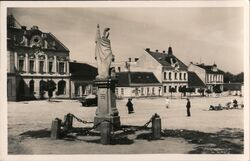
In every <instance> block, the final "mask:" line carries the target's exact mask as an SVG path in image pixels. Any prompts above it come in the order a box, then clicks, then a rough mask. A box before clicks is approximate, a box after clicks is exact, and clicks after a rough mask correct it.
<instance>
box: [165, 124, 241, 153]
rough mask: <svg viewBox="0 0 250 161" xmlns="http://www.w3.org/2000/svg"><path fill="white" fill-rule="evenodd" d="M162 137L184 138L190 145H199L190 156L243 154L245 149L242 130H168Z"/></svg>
mask: <svg viewBox="0 0 250 161" xmlns="http://www.w3.org/2000/svg"><path fill="white" fill-rule="evenodd" d="M162 136H163V137H174V138H183V139H185V140H186V141H187V142H188V143H192V144H197V145H198V146H197V147H196V148H195V149H194V150H192V151H190V152H189V154H242V153H243V148H244V145H243V144H244V140H243V139H244V133H243V130H241V129H230V128H226V129H223V130H221V131H219V132H216V133H204V132H200V131H192V130H185V129H178V130H169V129H166V130H164V131H163V133H162Z"/></svg>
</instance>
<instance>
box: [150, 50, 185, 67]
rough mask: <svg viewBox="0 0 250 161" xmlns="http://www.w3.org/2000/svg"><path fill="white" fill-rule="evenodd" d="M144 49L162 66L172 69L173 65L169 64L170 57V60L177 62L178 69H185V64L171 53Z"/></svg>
mask: <svg viewBox="0 0 250 161" xmlns="http://www.w3.org/2000/svg"><path fill="white" fill-rule="evenodd" d="M145 51H146V52H147V53H148V54H150V55H151V56H152V57H153V58H154V59H155V60H157V61H158V62H159V63H160V64H161V65H162V66H163V67H168V68H171V69H174V67H172V66H171V59H172V61H174V62H178V64H179V69H180V70H187V66H186V65H185V64H184V63H183V62H182V61H180V60H179V59H178V58H177V57H176V56H175V55H173V54H167V53H161V52H156V51H149V50H147V49H146V50H145Z"/></svg>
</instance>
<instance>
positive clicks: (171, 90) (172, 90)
mask: <svg viewBox="0 0 250 161" xmlns="http://www.w3.org/2000/svg"><path fill="white" fill-rule="evenodd" d="M169 92H170V93H171V99H172V94H173V92H176V89H175V88H174V87H170V88H169Z"/></svg>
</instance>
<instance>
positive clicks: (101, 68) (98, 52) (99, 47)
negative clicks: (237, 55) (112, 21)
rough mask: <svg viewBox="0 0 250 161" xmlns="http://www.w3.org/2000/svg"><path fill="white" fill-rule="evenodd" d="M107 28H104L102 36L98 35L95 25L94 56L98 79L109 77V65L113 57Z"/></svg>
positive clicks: (98, 31) (98, 30)
mask: <svg viewBox="0 0 250 161" xmlns="http://www.w3.org/2000/svg"><path fill="white" fill-rule="evenodd" d="M108 31H109V28H105V29H104V32H103V36H102V37H101V35H100V29H99V25H98V26H97V37H96V48H95V58H96V60H97V70H98V76H97V78H98V79H107V78H109V77H110V72H109V71H110V65H111V62H112V60H113V58H114V55H113V54H112V50H111V44H110V40H109V39H108V36H109V32H108Z"/></svg>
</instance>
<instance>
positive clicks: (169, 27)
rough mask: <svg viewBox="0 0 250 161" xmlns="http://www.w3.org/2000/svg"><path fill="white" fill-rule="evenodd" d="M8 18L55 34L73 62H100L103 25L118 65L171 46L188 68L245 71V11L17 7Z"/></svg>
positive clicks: (227, 9) (223, 9)
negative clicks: (99, 32)
mask: <svg viewBox="0 0 250 161" xmlns="http://www.w3.org/2000/svg"><path fill="white" fill-rule="evenodd" d="M9 13H12V14H14V16H15V17H16V19H17V20H18V21H19V22H20V23H21V24H22V25H25V26H27V27H28V28H30V27H31V26H33V25H37V26H39V29H40V30H42V31H43V32H51V33H53V34H54V35H55V36H56V37H57V38H58V39H59V40H60V41H61V42H62V43H63V44H64V45H65V46H67V47H68V48H69V50H70V59H71V60H78V61H81V62H95V60H94V49H95V42H94V40H95V35H96V25H97V23H99V24H100V27H101V29H103V28H105V27H110V28H111V31H110V37H109V38H110V40H111V45H112V50H113V53H114V55H115V57H116V61H125V60H126V59H128V58H129V57H132V58H135V57H140V56H141V55H142V54H144V51H143V50H144V49H145V48H150V49H152V50H156V49H158V50H159V51H162V50H167V48H168V47H169V45H171V46H172V48H173V51H174V54H175V55H176V56H177V57H178V58H179V59H180V60H182V61H183V62H184V63H185V64H186V65H188V64H189V63H190V62H191V61H192V62H203V63H205V64H213V63H214V62H215V63H216V64H217V66H218V67H219V68H220V69H222V70H224V71H230V72H232V73H234V74H237V73H239V72H242V71H243V66H244V65H243V9H242V8H236V7H234V8H50V9H48V8H47V9H46V8H43V9H39V8H36V9H34V8H33V9H32V8H18V9H17V8H15V9H9Z"/></svg>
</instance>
